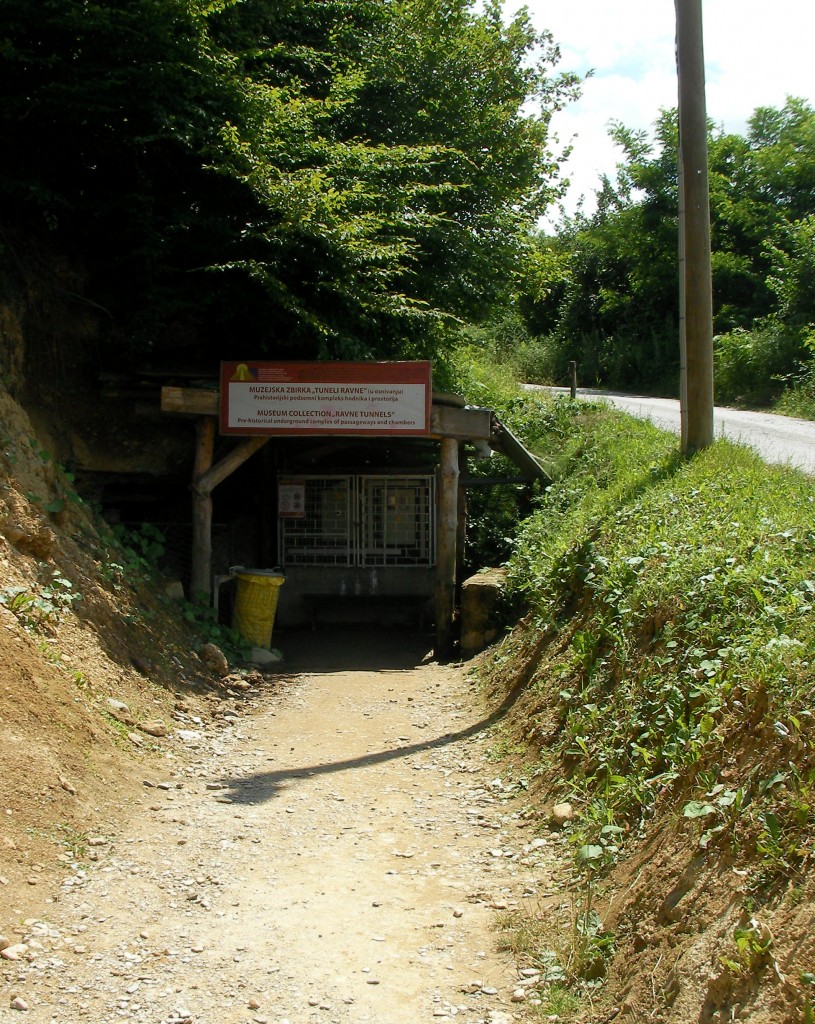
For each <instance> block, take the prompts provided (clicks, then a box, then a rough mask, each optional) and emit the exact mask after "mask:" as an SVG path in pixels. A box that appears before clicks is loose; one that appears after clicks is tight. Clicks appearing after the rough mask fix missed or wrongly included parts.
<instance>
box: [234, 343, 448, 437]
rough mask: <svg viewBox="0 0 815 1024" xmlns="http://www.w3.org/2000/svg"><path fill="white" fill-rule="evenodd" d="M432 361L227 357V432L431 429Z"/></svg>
mask: <svg viewBox="0 0 815 1024" xmlns="http://www.w3.org/2000/svg"><path fill="white" fill-rule="evenodd" d="M432 398H433V395H432V387H431V372H430V363H429V362H399V363H305V362H304V363H262V362H249V361H247V362H225V363H221V433H222V434H345V435H348V436H352V437H353V436H355V435H366V436H367V435H371V434H379V435H387V436H400V435H405V436H415V435H422V434H428V433H429V432H430V407H431V403H432Z"/></svg>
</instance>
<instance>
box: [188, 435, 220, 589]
mask: <svg viewBox="0 0 815 1024" xmlns="http://www.w3.org/2000/svg"><path fill="white" fill-rule="evenodd" d="M214 452H215V420H214V419H213V418H212V417H211V416H199V417H198V420H197V422H196V424H195V461H194V464H193V471H192V479H193V489H192V570H191V573H190V599H191V600H192V601H198V600H201V602H202V603H206V602H208V601H209V597H210V592H211V583H210V576H211V572H212V496H211V494H210V493H209V492H202V491H198V490H196V488H195V486H194V483H195V481H196V480H198V479H199V478H200V477H202V476H204V475H205V474H206V473H207V472H208V471H209V469H210V468H211V467H212V458H213V454H214Z"/></svg>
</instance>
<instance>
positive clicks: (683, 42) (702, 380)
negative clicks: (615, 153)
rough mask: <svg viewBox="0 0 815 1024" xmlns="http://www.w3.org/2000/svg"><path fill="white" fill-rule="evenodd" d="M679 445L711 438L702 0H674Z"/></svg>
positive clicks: (688, 447)
mask: <svg viewBox="0 0 815 1024" xmlns="http://www.w3.org/2000/svg"><path fill="white" fill-rule="evenodd" d="M676 70H677V77H678V81H679V168H680V170H679V186H680V198H679V210H680V218H679V220H680V223H679V233H680V241H679V260H680V262H679V275H680V286H679V296H680V306H681V308H680V350H681V359H680V362H681V377H682V379H681V381H680V401H681V410H682V451H683V453H684V454H685V455H692V454H693V453H694V452H696V451H699V450H700V449H701V448H706V447H707V446H708V445H710V444H712V443H713V285H712V279H711V267H710V196H709V190H708V170H707V112H706V108H705V58H704V45H703V41H702V0H676Z"/></svg>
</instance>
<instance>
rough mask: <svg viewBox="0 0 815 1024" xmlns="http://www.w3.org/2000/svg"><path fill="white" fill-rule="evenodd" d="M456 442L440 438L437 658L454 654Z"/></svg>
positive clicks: (437, 546)
mask: <svg viewBox="0 0 815 1024" xmlns="http://www.w3.org/2000/svg"><path fill="white" fill-rule="evenodd" d="M458 477H459V468H458V441H456V440H455V439H454V438H452V437H443V438H442V440H441V464H440V467H439V494H438V502H437V508H438V514H437V516H436V593H435V605H436V642H435V648H434V653H435V655H436V657H437V658H439V659H443V658H449V657H450V655H451V654H452V653H453V612H454V609H455V598H456V536H457V520H458V514H457V513H458Z"/></svg>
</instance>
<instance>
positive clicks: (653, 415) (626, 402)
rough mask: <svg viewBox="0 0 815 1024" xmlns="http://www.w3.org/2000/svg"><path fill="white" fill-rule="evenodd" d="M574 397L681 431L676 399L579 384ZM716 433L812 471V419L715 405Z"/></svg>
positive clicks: (769, 459)
mask: <svg viewBox="0 0 815 1024" xmlns="http://www.w3.org/2000/svg"><path fill="white" fill-rule="evenodd" d="M525 387H526V388H528V389H529V390H541V391H544V390H546V391H557V392H564V391H565V392H567V393H568V390H569V389H568V388H544V387H542V386H541V385H537V384H527V385H525ZM577 397H578V398H585V399H591V400H592V401H596V400H598V399H599V400H601V401H605V402H610V403H611V404H612V405H613V406H614V407H615V408H617V409H621V410H622V411H623V412H627V413H629V414H630V415H632V416H639V417H641V418H643V419H648V420H650V421H651V422H652V423H653V424H654V425H655V426H657V427H661V428H662V429H663V430H670V431H671V432H672V433H675V434H679V433H680V432H681V427H680V419H679V402H677V401H675V400H674V399H671V398H645V397H642V396H638V395H624V394H620V393H618V392H615V391H595V390H593V389H591V388H578V389H577ZM713 426H714V430H715V433H716V437H717V438H718V437H726V438H727V439H728V440H730V441H734V442H737V443H739V444H744V445H747V446H748V447H750V448H753V449H754V450H755V451H757V452H758V453H759V454H760V455H761V456H762V458H764V459H765V460H766V461H767V462H772V463H780V464H782V465H790V466H794V467H796V468H798V469H801V470H803V471H804V472H805V473H809V474H810V475H815V423H813V422H812V421H811V420H799V419H793V418H792V417H790V416H776V415H774V414H773V413H767V412H744V411H742V410H740V409H726V408H720V407H717V408H715V409H714V410H713Z"/></svg>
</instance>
